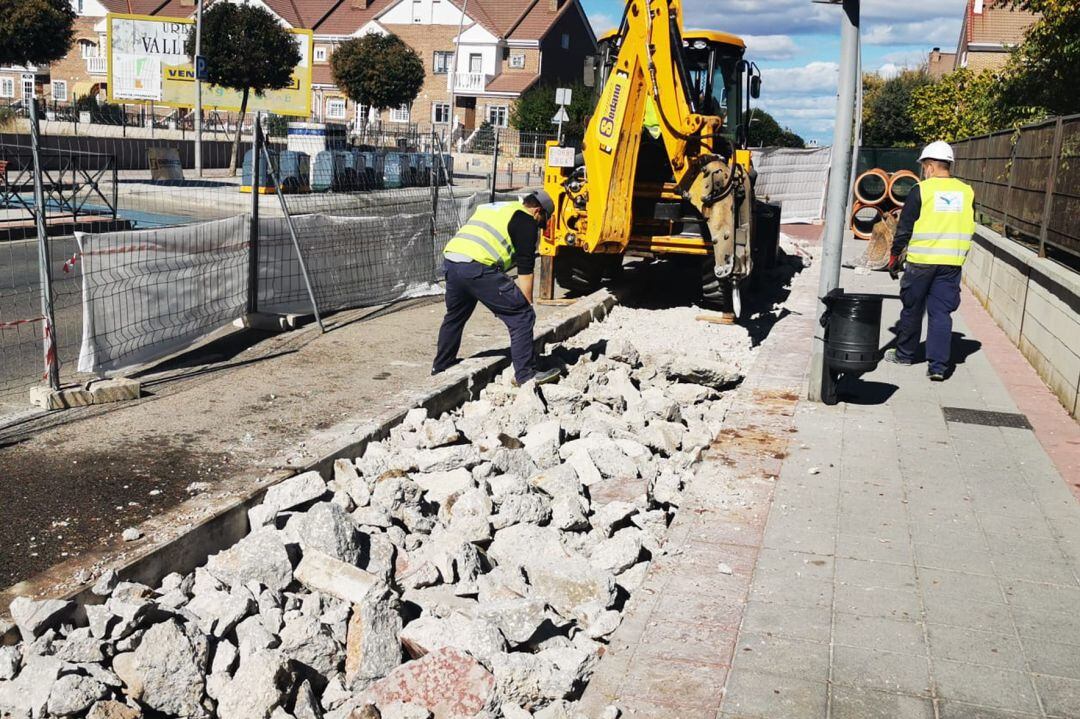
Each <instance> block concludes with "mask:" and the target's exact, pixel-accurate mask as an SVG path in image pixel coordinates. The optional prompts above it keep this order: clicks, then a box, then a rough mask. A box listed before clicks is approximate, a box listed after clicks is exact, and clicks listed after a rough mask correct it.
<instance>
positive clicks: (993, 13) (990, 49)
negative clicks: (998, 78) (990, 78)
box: [954, 0, 1038, 72]
mask: <svg viewBox="0 0 1080 719" xmlns="http://www.w3.org/2000/svg"><path fill="white" fill-rule="evenodd" d="M1037 19H1038V16H1037V15H1036V14H1034V13H1032V12H1029V11H1027V10H1020V9H1016V8H1013V7H1012V6H1011V4H1010V3H1008V2H1007V1H1006V0H968V4H967V8H966V9H965V11H964V24H963V26H962V27H961V28H960V39H959V42H958V43H957V46H956V56H955V65H954V69H959V68H962V67H967V68H970V69H971V70H972V71H974V72H981V71H983V70H998V69H1001V68H1003V67H1004V66H1005V63H1006V62H1008V60H1009V51H1010V50H1012V49H1013V48H1014V47H1016V46H1017V45H1019V44H1020V43H1021V42H1022V41H1023V39H1024V33H1025V32H1026V31H1027V29H1028V28H1029V27H1031V25H1032V24H1033V23H1034V22H1035V21H1036V20H1037Z"/></svg>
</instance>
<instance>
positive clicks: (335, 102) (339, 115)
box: [326, 97, 345, 120]
mask: <svg viewBox="0 0 1080 719" xmlns="http://www.w3.org/2000/svg"><path fill="white" fill-rule="evenodd" d="M326 117H327V119H329V120H344V119H345V98H343V97H328V98H326Z"/></svg>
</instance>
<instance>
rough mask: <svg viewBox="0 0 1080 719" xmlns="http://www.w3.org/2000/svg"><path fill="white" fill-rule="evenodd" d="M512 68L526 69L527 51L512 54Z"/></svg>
mask: <svg viewBox="0 0 1080 719" xmlns="http://www.w3.org/2000/svg"><path fill="white" fill-rule="evenodd" d="M510 69H511V70H524V69H525V53H523V52H515V53H511V54H510Z"/></svg>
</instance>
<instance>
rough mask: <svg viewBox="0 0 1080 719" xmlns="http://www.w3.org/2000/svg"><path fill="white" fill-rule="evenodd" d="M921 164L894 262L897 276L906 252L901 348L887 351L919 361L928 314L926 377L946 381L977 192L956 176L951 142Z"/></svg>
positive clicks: (930, 151)
mask: <svg viewBox="0 0 1080 719" xmlns="http://www.w3.org/2000/svg"><path fill="white" fill-rule="evenodd" d="M919 162H920V163H921V164H922V173H923V181H922V182H920V183H919V184H918V185H916V186H915V187H914V188H913V189H912V190H911V193H910V194H909V195H908V196H907V200H906V201H905V202H904V209H903V211H902V212H901V213H900V221H899V222H898V223H897V226H896V235H895V236H894V238H893V245H892V253H891V255H890V258H889V271H890V272H896V271H897V270H899V269H900V264H901V262H902V260H901V257H902V256H903V253H904V251H905V250H907V268H906V270H905V271H904V277H903V279H902V280H901V281H900V301H901V302H902V303H903V309H902V310H901V312H900V322H899V323H898V325H897V333H896V349H890V350H889V351H887V352H886V353H885V359H886V360H887V361H889V362H895V363H897V364H902V365H910V364H914V363H915V352H916V349H917V348H918V346H919V336H920V334H922V318H923V313H924V312H925V313H926V315H927V318H928V319H927V328H926V361H927V363H928V365H929V367H928V368H927V371H926V375H927V377H929V378H930V379H931V380H932V381H934V382H941V381H942V380H944V379H945V377H946V375H947V374H948V372H949V369H950V367H949V358H950V353H951V350H952V313H953V312H955V311H956V309H957V308H958V307H959V306H960V268H961V267H962V266H963V264H964V259H965V258H966V257H967V253H968V249H970V247H971V238H972V236H973V235H974V234H975V193H974V192H973V191H972V189H971V187H970V186H969V185H968V184H966V183H964V182H961V181H960V180H958V179H956V178H955V177H952V175H951V169H952V163H953V150H952V148H951V147H950V146H949V145H948V144H947V143H944V142H932V143H930V144H929V145H927V146H926V149H924V150H923V152H922V155H921V156H920V157H919Z"/></svg>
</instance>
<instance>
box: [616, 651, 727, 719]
mask: <svg viewBox="0 0 1080 719" xmlns="http://www.w3.org/2000/svg"><path fill="white" fill-rule="evenodd" d="M727 673H728V668H727V667H726V666H722V665H719V664H698V663H694V662H680V661H675V660H671V659H669V660H665V661H662V662H656V661H635V662H634V663H633V664H632V665H631V666H630V669H629V671H628V672H627V673H626V676H625V677H623V682H622V687H621V693H622V694H623V695H624V696H627V697H633V698H637V699H644V700H645V701H647V702H650V703H652V704H655V705H659V706H665V705H666V706H671V707H681V708H685V709H690V708H693V709H697V710H699V711H700V713H699V714H696V715H691V716H709V712H710V711H715V710H716V709H717V708H718V707H719V705H720V699H721V697H722V692H721V690H722V689H723V687H724V682H725V681H726V680H727Z"/></svg>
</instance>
